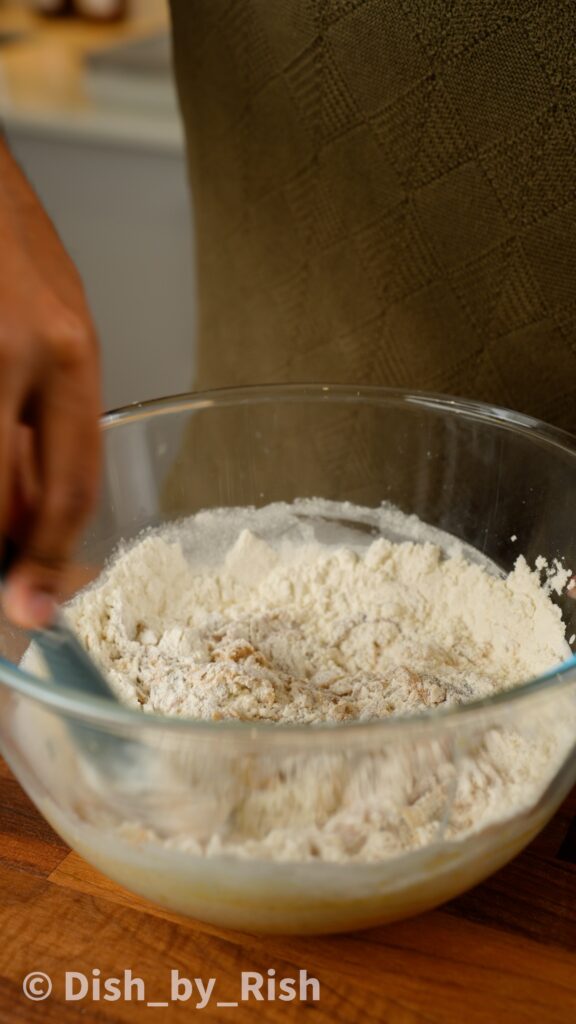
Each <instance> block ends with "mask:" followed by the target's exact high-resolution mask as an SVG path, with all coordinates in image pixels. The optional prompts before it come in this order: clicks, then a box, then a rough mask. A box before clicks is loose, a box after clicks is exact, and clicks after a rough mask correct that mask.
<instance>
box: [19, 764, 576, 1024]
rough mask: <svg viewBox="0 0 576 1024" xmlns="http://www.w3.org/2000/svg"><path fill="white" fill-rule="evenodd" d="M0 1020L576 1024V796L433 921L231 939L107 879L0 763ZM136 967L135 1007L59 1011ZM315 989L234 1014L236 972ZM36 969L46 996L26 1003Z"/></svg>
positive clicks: (52, 1023)
mask: <svg viewBox="0 0 576 1024" xmlns="http://www.w3.org/2000/svg"><path fill="white" fill-rule="evenodd" d="M0 936H1V942H0V1024H32V1022H34V1024H38V1022H41V1024H62V1022H64V1024H69V1022H76V1021H77V1022H79V1024H80V1022H82V1024H101V1022H104V1021H106V1022H131V1021H138V1022H143V1024H145V1022H147V1021H154V1020H159V1021H162V1022H168V1024H172V1022H179V1021H188V1020H194V1019H202V1020H204V1021H218V1022H220V1021H230V1022H231V1024H244V1022H247V1021H251V1022H252V1021H253V1022H259V1024H260V1022H268V1021H270V1022H275V1021H287V1022H290V1021H304V1022H306V1021H310V1022H311V1024H344V1022H345V1024H356V1022H358V1024H380V1022H385V1024H417V1022H418V1024H424V1022H426V1024H463V1022H465V1024H480V1022H482V1024H485V1022H486V1024H500V1022H511V1024H515V1022H533V1024H569V1022H570V1024H572V1022H574V1021H576V791H575V792H573V793H572V795H571V797H570V798H569V799H568V800H567V801H566V803H565V804H564V806H563V807H562V808H561V810H560V811H559V812H558V814H557V815H556V817H555V818H554V820H553V821H552V822H551V823H550V825H549V826H548V828H547V829H546V830H545V831H544V832H543V833H542V834H541V835H540V836H539V837H538V838H537V839H536V840H535V841H534V842H533V843H532V845H531V846H530V847H529V848H528V849H527V850H526V851H525V852H524V853H523V854H522V855H521V856H520V857H518V858H517V859H516V860H515V861H514V862H513V863H512V864H510V865H508V867H506V868H504V869H503V870H502V871H500V872H498V874H497V875H495V876H494V877H493V878H491V879H489V880H488V881H487V882H485V883H484V884H483V885H481V886H479V887H478V888H476V889H474V890H473V891H472V892H470V893H467V894H466V895H465V896H463V897H461V898H460V899H458V900H455V901H453V902H452V903H449V904H447V905H446V906H444V907H443V908H442V909H441V910H437V911H434V912H432V913H429V914H425V915H423V916H421V917H418V918H414V919H413V920H411V921H403V922H400V923H398V924H393V925H388V926H387V927H383V928H378V929H374V930H372V931H366V932H360V933H356V934H353V935H347V936H334V937H328V938H310V937H308V938H305V939H299V938H293V937H292V938H282V937H273V938H271V937H267V936H259V935H251V934H240V933H237V932H228V931H225V930H223V929H220V928H215V927H211V926H210V925H205V924H202V923H200V922H197V921H190V920H186V919H185V918H180V917H178V916H176V915H174V914H170V913H167V912H164V911H163V910H161V909H159V908H157V907H153V906H151V905H150V904H148V903H146V902H145V901H144V900H142V899H140V898H138V897H135V896H131V895H130V894H129V893H127V892H126V891H125V890H122V889H120V888H119V887H118V886H116V885H114V884H112V883H111V882H108V881H107V880H106V879H105V878H104V877H103V876H102V875H100V874H99V873H98V872H97V871H95V870H93V869H92V868H91V867H89V866H88V865H87V864H86V863H85V862H84V861H82V860H81V858H80V857H78V856H77V855H76V854H75V853H71V852H70V851H69V849H68V848H67V847H66V845H65V844H64V843H63V842H62V840H61V839H59V837H58V836H57V835H55V833H54V832H53V831H52V829H51V828H50V827H49V826H48V825H47V824H46V823H45V822H44V820H43V819H42V818H41V816H40V815H39V814H38V812H37V811H36V810H35V808H34V807H33V806H32V804H31V803H30V801H29V800H28V798H27V797H26V796H25V794H24V793H23V792H22V790H21V789H20V786H19V785H18V783H17V782H16V780H15V779H14V778H13V777H12V775H11V774H10V771H9V769H8V768H7V767H6V766H5V765H4V763H3V762H0ZM94 969H99V970H100V972H101V978H103V979H104V978H111V977H118V976H119V975H121V976H123V972H124V971H128V970H132V972H133V975H134V977H138V978H141V979H143V981H144V983H145V986H146V991H145V1001H144V1002H138V1001H135V1000H132V1001H124V1000H122V1001H116V1002H106V1001H104V1000H103V999H99V1000H98V999H94V998H92V992H91V993H90V994H89V995H88V996H86V998H85V999H83V1000H82V1001H79V1002H74V1003H71V1002H66V1001H65V998H64V997H65V990H64V974H65V972H66V971H77V972H81V973H83V974H85V975H86V976H87V977H88V978H89V979H90V980H91V981H92V977H93V975H92V971H93V970H94ZM272 969H273V970H275V971H276V977H278V978H280V977H299V975H298V972H299V971H301V970H306V971H307V972H308V976H309V977H315V978H317V979H318V981H319V985H320V999H319V1001H313V1000H311V999H309V1000H308V1001H307V1002H299V1001H295V1002H280V1001H279V1000H276V1001H270V1002H267V1001H264V1002H256V1001H251V1002H245V1003H240V1005H239V1006H238V1007H236V1008H234V1007H229V1008H225V1007H217V1006H216V1001H220V1002H222V1001H228V1000H229V1001H233V1000H235V999H237V998H238V994H239V985H240V981H239V979H240V974H241V972H242V971H257V972H260V973H261V974H263V975H264V976H266V972H267V971H268V970H272ZM172 970H178V971H179V972H180V975H181V976H185V977H187V978H192V979H194V978H195V977H198V978H201V979H204V980H205V981H206V980H207V979H208V978H210V977H213V978H215V979H216V985H215V989H214V995H213V997H212V999H211V1001H210V1002H209V1003H208V1005H207V1007H206V1008H205V1009H202V1010H200V1009H196V1007H195V1003H196V1001H197V999H198V996H197V995H196V994H195V995H194V997H193V998H192V999H191V1000H190V1002H188V1003H184V1002H182V1003H173V1004H172V1005H170V1006H168V1007H149V1006H147V1003H148V1002H162V1001H165V1000H166V999H167V998H168V996H169V994H170V977H171V971H172ZM32 971H43V972H45V973H46V974H48V975H50V977H51V978H52V979H53V992H52V995H51V996H50V997H49V998H48V999H46V1000H45V1001H38V1002H31V1001H30V1000H28V999H27V998H26V997H25V996H24V994H23V991H22V983H23V979H24V978H25V977H26V975H27V974H28V973H30V972H32Z"/></svg>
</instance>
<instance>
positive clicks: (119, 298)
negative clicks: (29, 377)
mask: <svg viewBox="0 0 576 1024" xmlns="http://www.w3.org/2000/svg"><path fill="white" fill-rule="evenodd" d="M8 137H9V140H10V144H11V147H12V150H13V152H14V153H15V154H16V156H17V157H18V159H19V160H20V163H21V165H22V166H23V168H24V169H25V171H26V173H27V174H28V176H29V178H30V179H31V181H32V182H33V184H34V185H35V187H36V189H37V191H38V193H39V194H40V197H41V199H42V200H43V202H44V204H45V205H46V207H47V209H48V211H49V213H50V215H51V217H52V218H53V220H54V222H55V224H56V226H57V228H58V230H59V232H60V234H61V236H62V238H63V240H64V242H65V244H66V246H67V248H68V250H69V252H70V253H71V255H72V256H73V258H74V260H75V261H76V263H77V265H78V267H79V269H80V272H81V274H82V277H83V279H84V283H85V285H86V288H87V291H88V295H89V298H90V301H91V304H92V309H93V313H94V316H95V319H96V323H97V326H98V329H99V332H100V338H101V343H102V351H103V370H104V402H105V407H106V408H107V409H110V408H114V407H117V406H119V405H124V404H126V403H128V402H134V401H141V400H143V399H146V398H154V397H157V396H160V395H166V394H173V393H176V392H180V391H185V390H188V388H189V386H190V382H191V378H192V366H193V347H194V309H195V296H194V273H193V258H192V244H191V238H192V234H191V214H190V206H189V198H188V191H187V186H186V174H185V164H184V156H183V153H182V151H181V150H180V149H178V148H174V147H172V148H170V147H162V146H160V147H156V148H155V147H154V146H152V145H150V146H147V145H143V144H132V143H128V142H126V144H122V143H120V142H118V141H112V142H110V143H108V142H106V140H102V139H90V138H85V137H78V138H76V137H73V136H70V137H67V136H66V135H64V134H63V135H62V136H59V135H58V133H54V132H52V133H46V134H43V133H38V132H35V131H34V130H33V129H32V128H26V127H13V128H12V129H10V127H8Z"/></svg>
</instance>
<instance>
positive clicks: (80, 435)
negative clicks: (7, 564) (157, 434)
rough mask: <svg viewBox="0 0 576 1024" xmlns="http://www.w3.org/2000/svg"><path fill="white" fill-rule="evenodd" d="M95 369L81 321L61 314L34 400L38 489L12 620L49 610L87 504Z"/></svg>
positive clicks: (94, 454)
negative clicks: (65, 318)
mask: <svg viewBox="0 0 576 1024" xmlns="http://www.w3.org/2000/svg"><path fill="white" fill-rule="evenodd" d="M99 412H100V401H99V373H98V365H97V360H96V356H95V352H94V347H93V346H92V344H91V339H89V338H88V337H87V336H86V335H85V333H84V331H83V329H82V328H81V327H79V326H78V325H77V324H70V323H69V322H66V323H64V324H61V325H60V326H59V330H58V337H57V338H54V339H53V341H52V343H51V356H50V361H49V366H48V367H47V371H46V373H45V376H44V380H43V383H42V386H41V390H40V393H39V395H38V398H37V403H36V413H35V435H36V437H35V441H36V459H37V472H38V478H39V496H38V500H37V503H36V507H35V509H34V513H33V516H32V521H31V522H30V524H29V528H28V530H27V531H26V536H25V539H24V540H23V542H22V547H21V551H20V556H19V559H18V562H17V564H16V565H15V567H14V568H13V570H12V572H11V573H10V575H9V577H8V581H7V587H6V591H5V599H4V603H5V608H6V612H7V614H8V615H9V617H10V618H11V619H12V620H13V621H14V622H15V623H16V624H18V625H20V626H24V627H26V628H38V627H41V626H44V625H47V624H48V623H49V622H50V621H51V619H52V618H53V616H54V612H55V605H56V600H57V597H58V595H59V593H60V592H61V589H62V585H63V580H64V574H65V572H66V569H67V567H68V562H69V560H70V557H71V554H72V551H73V548H74V545H75V543H76V541H77V539H78V536H79V533H80V532H81V530H82V527H83V526H84V525H85V522H86V520H87V518H88V516H89V514H90V512H91V510H92V507H93V504H94V501H95V498H96V494H97V488H98V478H99V465H100V431H99Z"/></svg>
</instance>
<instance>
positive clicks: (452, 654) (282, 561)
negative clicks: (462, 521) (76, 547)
mask: <svg viewBox="0 0 576 1024" xmlns="http://www.w3.org/2000/svg"><path fill="white" fill-rule="evenodd" d="M273 508H274V509H275V507H273ZM207 518H208V520H209V517H207ZM261 521H262V522H263V523H264V526H265V525H266V520H265V518H264V519H263V518H262V516H261ZM213 525H214V524H213V522H210V523H209V526H210V528H212V527H213ZM196 528H197V529H198V524H196ZM186 531H187V526H186V524H183V525H182V526H181V527H180V531H179V533H178V532H176V533H174V532H173V531H172V532H170V531H169V532H168V533H167V534H165V535H163V534H162V533H153V534H151V535H149V536H147V537H145V538H144V539H142V540H141V541H140V542H139V543H137V544H136V545H135V546H134V547H132V548H130V549H129V550H127V551H126V552H125V553H124V554H122V555H121V556H120V558H118V560H117V561H116V562H115V563H114V564H113V565H112V566H111V568H110V570H109V571H108V573H107V575H106V576H105V578H104V579H103V581H102V582H100V583H99V584H98V585H97V586H96V587H95V588H93V589H91V590H89V591H87V592H85V593H84V594H83V595H81V596H80V597H79V598H78V599H77V601H76V602H75V604H74V605H73V606H72V608H71V609H70V610H69V613H68V614H69V617H70V619H71V621H72V623H73V625H74V627H75V628H76V630H77V631H78V634H79V636H80V638H81V639H82V641H83V642H84V644H85V645H86V647H87V649H88V650H89V651H90V654H91V655H92V656H93V657H94V658H95V659H96V661H97V662H98V663H99V664H100V666H101V668H102V669H103V670H104V672H105V673H106V675H107V676H108V678H109V679H110V682H111V684H112V686H113V687H114V689H115V690H116V692H117V694H118V696H119V698H120V699H121V700H123V701H125V702H126V703H129V704H132V705H135V706H138V705H139V706H141V707H142V708H143V710H144V711H149V712H161V713H164V714H169V715H183V716H188V717H192V718H200V719H212V720H218V719H222V718H234V719H241V720H245V721H267V722H276V723H279V722H300V723H317V722H339V721H345V720H349V719H360V720H368V719H376V718H387V717H388V716H390V715H398V714H405V713H409V712H415V711H419V710H422V709H424V708H432V707H439V706H446V705H454V704H461V703H463V702H467V701H471V700H474V699H476V698H479V697H486V696H489V695H490V694H493V693H496V692H498V691H500V690H503V689H507V688H509V687H511V686H514V685H515V684H517V683H519V682H520V681H522V680H525V679H527V678H530V677H532V676H535V675H537V674H539V673H541V672H543V671H545V670H546V669H549V668H550V667H551V666H552V665H554V664H555V663H557V662H559V661H561V660H562V658H563V657H564V654H565V641H564V627H563V624H562V621H561V616H560V612H559V610H558V608H557V607H556V606H555V605H554V604H553V603H552V602H551V600H550V599H549V597H548V595H547V593H546V592H545V590H543V589H542V588H541V587H540V583H539V577H538V574H537V573H536V572H532V571H530V569H529V568H528V566H527V564H526V562H525V561H524V559H523V558H522V557H520V558H519V559H518V561H517V563H516V567H515V569H514V571H513V572H512V573H511V574H510V576H508V577H507V578H501V577H499V576H497V575H495V574H493V573H489V572H488V571H486V569H484V568H482V567H481V566H480V565H475V564H470V562H468V561H467V560H466V558H465V557H464V555H463V554H462V553H459V552H456V553H454V554H452V555H451V556H449V557H445V555H444V552H443V550H442V549H441V548H440V547H439V546H438V545H437V544H432V543H426V542H424V543H423V542H413V541H406V542H403V543H397V542H394V541H390V540H388V539H385V538H383V537H378V538H377V539H374V540H372V541H371V542H370V543H365V544H364V546H362V547H356V548H354V547H352V546H350V545H349V544H348V545H342V544H325V543H321V542H319V541H318V540H316V539H314V537H310V536H308V537H307V538H306V537H302V536H296V537H294V536H292V537H289V538H288V540H286V538H285V537H284V538H281V540H280V542H276V543H271V542H269V541H267V540H265V539H263V538H262V537H261V536H259V535H257V534H256V533H254V532H253V531H251V530H249V529H246V528H242V529H241V530H240V532H239V533H238V535H237V538H236V540H235V541H234V542H233V543H231V545H230V547H229V548H228V550H227V551H226V552H225V553H224V554H223V555H222V556H221V557H220V559H219V560H217V561H216V563H215V564H214V560H213V559H210V558H208V559H207V558H206V553H204V563H203V564H198V563H197V562H195V561H194V560H193V559H191V558H190V556H189V555H188V554H187V552H186ZM201 532H202V530H201V529H200V533H201ZM207 532H208V530H207ZM264 532H265V531H264ZM196 543H197V544H198V539H197V540H196Z"/></svg>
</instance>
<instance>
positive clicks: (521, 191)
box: [172, 0, 576, 430]
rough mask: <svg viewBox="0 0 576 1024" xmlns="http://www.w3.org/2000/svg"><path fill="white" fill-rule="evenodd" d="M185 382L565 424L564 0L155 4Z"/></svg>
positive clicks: (570, 331) (575, 118)
mask: <svg viewBox="0 0 576 1024" xmlns="http://www.w3.org/2000/svg"><path fill="white" fill-rule="evenodd" d="M172 9H173V25H174V47H175V59H176V67H177V79H178V84H179V91H180V97H181V105H182V110H183V115H184V120H185V123H186V128H187V135H188V146H189V165H190V176H191V182H192V189H193V198H194V207H195V219H196V235H197V246H198V276H199V291H200V323H199V349H198V361H197V374H196V380H195V384H196V386H198V387H202V388H204V387H214V386H222V385H230V384H243V383H253V382H264V381H302V380H319V379H322V380H327V381H341V382H352V383H370V384H382V385H389V386H407V387H411V388H425V389H432V390H438V391H445V392H450V393H453V394H460V395H464V396H469V397H474V398H477V399H482V400H485V401H489V402H495V403H498V404H501V405H506V406H510V407H512V408H515V409H518V410H521V411H524V412H528V413H531V414H532V415H536V416H540V417H541V418H543V419H545V420H548V421H549V422H552V423H556V424H558V425H559V426H563V427H566V428H568V429H572V430H576V173H575V172H576V156H575V154H576V45H575V44H576V34H575V24H576V6H575V5H574V2H573V0H512V2H503V0H172Z"/></svg>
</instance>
